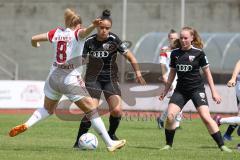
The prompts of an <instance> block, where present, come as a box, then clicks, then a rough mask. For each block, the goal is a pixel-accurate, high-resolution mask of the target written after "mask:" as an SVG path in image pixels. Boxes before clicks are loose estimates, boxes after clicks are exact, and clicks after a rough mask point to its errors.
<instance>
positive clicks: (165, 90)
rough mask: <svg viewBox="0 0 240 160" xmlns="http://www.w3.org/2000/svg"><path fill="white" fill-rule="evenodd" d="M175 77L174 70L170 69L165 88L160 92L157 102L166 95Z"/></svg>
mask: <svg viewBox="0 0 240 160" xmlns="http://www.w3.org/2000/svg"><path fill="white" fill-rule="evenodd" d="M175 76H176V70H175V69H174V68H170V73H169V75H168V79H167V83H165V88H164V90H162V91H161V92H160V96H159V100H160V101H162V100H163V99H164V97H165V96H166V95H167V93H168V91H169V89H170V88H171V86H172V82H173V80H174V78H175Z"/></svg>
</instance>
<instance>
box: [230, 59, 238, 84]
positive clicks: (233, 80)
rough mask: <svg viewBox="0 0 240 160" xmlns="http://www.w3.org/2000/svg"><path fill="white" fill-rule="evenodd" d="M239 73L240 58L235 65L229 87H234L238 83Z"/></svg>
mask: <svg viewBox="0 0 240 160" xmlns="http://www.w3.org/2000/svg"><path fill="white" fill-rule="evenodd" d="M239 73H240V60H238V62H237V64H236V65H235V67H234V70H233V73H232V77H231V79H230V80H229V81H228V83H227V86H228V87H234V86H235V85H236V79H237V75H238V74H239Z"/></svg>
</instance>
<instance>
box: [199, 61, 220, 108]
mask: <svg viewBox="0 0 240 160" xmlns="http://www.w3.org/2000/svg"><path fill="white" fill-rule="evenodd" d="M202 70H203V73H204V74H205V76H206V78H207V81H208V85H209V87H210V90H211V93H212V98H213V100H214V101H215V102H216V103H217V104H219V103H221V100H222V99H221V96H220V95H219V94H218V92H217V90H216V88H215V85H214V82H213V78H212V74H211V71H210V68H209V67H208V66H207V67H204V68H203V69H202Z"/></svg>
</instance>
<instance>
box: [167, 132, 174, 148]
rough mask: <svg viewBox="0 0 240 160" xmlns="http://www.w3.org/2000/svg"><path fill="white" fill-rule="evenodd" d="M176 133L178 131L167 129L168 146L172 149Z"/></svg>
mask: <svg viewBox="0 0 240 160" xmlns="http://www.w3.org/2000/svg"><path fill="white" fill-rule="evenodd" d="M175 131H176V129H174V130H168V129H165V137H166V144H167V145H169V146H171V147H172V144H173V138H174V135H175Z"/></svg>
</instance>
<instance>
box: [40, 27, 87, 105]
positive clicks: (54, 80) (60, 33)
mask: <svg viewBox="0 0 240 160" xmlns="http://www.w3.org/2000/svg"><path fill="white" fill-rule="evenodd" d="M78 33H79V29H78V30H75V31H73V30H71V29H69V28H66V29H63V28H60V27H58V28H56V29H53V30H51V31H49V32H48V34H47V35H48V40H49V41H50V42H51V43H52V45H53V49H54V59H53V64H52V68H51V70H50V73H49V75H48V78H47V80H46V82H45V86H44V93H45V95H46V96H47V97H48V98H50V99H52V100H60V98H61V97H62V95H63V94H64V95H66V96H67V97H68V98H69V99H70V100H71V101H73V102H75V101H78V100H80V99H81V98H83V97H86V96H89V94H88V92H87V90H86V88H85V83H84V81H83V80H82V78H81V71H80V72H79V70H78V68H79V66H80V64H81V58H80V57H81V55H82V51H83V47H84V40H82V39H81V40H80V39H79V38H78Z"/></svg>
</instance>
